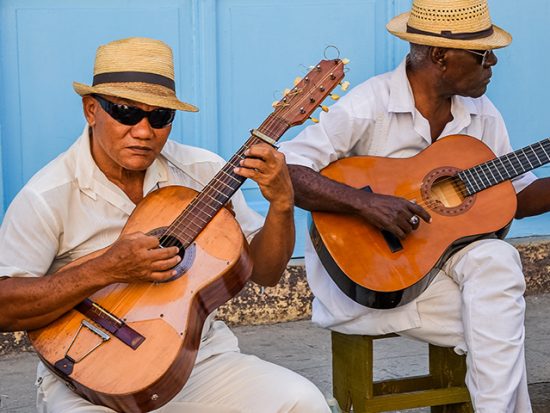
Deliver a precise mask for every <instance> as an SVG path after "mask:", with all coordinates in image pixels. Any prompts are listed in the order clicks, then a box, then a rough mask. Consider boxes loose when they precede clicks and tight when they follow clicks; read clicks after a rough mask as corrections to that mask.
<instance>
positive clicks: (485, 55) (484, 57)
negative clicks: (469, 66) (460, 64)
mask: <svg viewBox="0 0 550 413" xmlns="http://www.w3.org/2000/svg"><path fill="white" fill-rule="evenodd" d="M463 50H464V51H466V52H469V53H472V54H475V55H478V56H481V63H480V64H481V66H485V65H486V64H487V60H488V59H489V56H490V55H491V53H493V51H492V50H491V49H489V50H470V49H463Z"/></svg>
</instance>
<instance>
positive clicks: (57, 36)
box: [0, 0, 550, 255]
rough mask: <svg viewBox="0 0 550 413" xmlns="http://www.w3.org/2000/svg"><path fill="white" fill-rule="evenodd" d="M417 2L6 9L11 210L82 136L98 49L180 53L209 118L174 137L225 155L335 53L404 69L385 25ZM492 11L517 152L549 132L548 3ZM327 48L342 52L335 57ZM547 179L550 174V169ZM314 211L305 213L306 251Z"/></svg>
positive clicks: (49, 4) (534, 229)
mask: <svg viewBox="0 0 550 413" xmlns="http://www.w3.org/2000/svg"><path fill="white" fill-rule="evenodd" d="M409 5H410V1H408V0H393V1H391V0H217V1H216V0H162V1H150V0H131V1H130V0H118V1H107V0H93V1H92V0H80V1H74V0H1V1H0V90H1V92H2V93H0V109H1V110H0V150H1V153H2V163H1V168H0V174H1V175H0V179H1V183H2V185H0V196H1V197H2V200H3V202H2V205H3V207H4V208H5V207H6V206H7V205H8V204H9V202H10V201H11V199H12V198H13V196H14V195H15V194H16V193H17V191H18V190H19V189H20V188H21V186H22V185H23V184H24V182H26V181H27V180H28V179H29V178H30V177H31V176H32V175H33V173H35V172H36V171H37V170H38V169H39V168H40V167H42V166H43V165H44V164H45V163H47V162H48V161H49V160H51V159H53V158H54V157H55V156H56V155H57V154H58V153H60V152H61V151H63V150H64V149H66V148H67V147H68V146H69V145H70V144H71V142H72V141H73V140H74V138H75V137H76V136H78V135H79V134H80V132H81V131H82V127H83V124H84V118H83V116H82V113H81V108H80V99H79V96H78V95H76V94H75V93H74V92H73V90H72V86H71V82H72V81H73V80H76V81H80V82H83V83H89V82H90V81H91V78H92V69H93V59H94V55H95V50H96V47H97V46H98V45H99V44H103V43H106V42H108V41H110V40H113V39H118V38H123V37H129V36H148V37H154V38H158V39H161V40H164V41H165V42H167V43H168V44H170V45H171V46H172V48H173V49H174V54H175V59H176V74H177V79H176V81H177V85H178V86H177V88H178V91H177V93H178V96H180V97H181V98H182V99H183V100H187V101H189V102H191V103H194V104H196V105H198V106H199V107H200V109H201V111H200V112H199V113H198V114H191V113H179V114H178V116H177V118H176V122H175V125H174V130H173V133H172V137H173V138H174V139H176V140H178V141H181V142H185V143H188V144H192V145H199V146H203V147H206V148H208V149H211V150H213V151H216V152H218V153H220V154H221V155H222V156H224V157H225V158H228V157H230V156H231V155H232V154H233V152H234V151H235V150H236V149H237V148H239V147H240V145H241V144H242V142H244V140H245V139H246V138H247V137H248V130H250V129H251V128H254V127H256V126H258V125H259V124H260V123H261V122H262V121H263V119H264V118H265V117H266V116H267V115H268V114H269V113H270V111H271V102H272V101H274V100H278V99H279V98H280V97H281V93H282V91H283V90H284V89H285V88H286V87H290V86H291V85H292V81H293V79H294V78H295V77H296V76H300V75H304V74H305V73H306V72H307V67H308V66H309V65H313V64H315V63H317V61H319V60H320V59H322V58H323V54H324V52H325V48H326V46H328V45H336V46H337V47H338V49H339V51H340V55H341V57H347V58H349V59H350V60H351V63H350V64H349V65H348V68H349V72H348V73H347V75H346V77H347V80H349V81H350V82H351V83H352V85H356V84H358V83H360V82H361V81H363V80H364V79H366V78H368V77H370V76H372V75H374V74H377V73H381V72H383V71H386V70H388V69H391V68H393V67H394V66H395V65H396V64H397V63H398V62H399V61H400V60H401V59H402V57H403V56H404V55H405V53H406V50H407V44H406V43H405V42H402V41H400V40H398V39H395V38H393V37H392V36H390V35H389V34H387V32H386V30H385V24H386V22H387V21H388V20H389V19H390V18H391V17H392V16H394V15H395V14H397V13H399V12H401V11H405V10H407V9H408V7H409ZM490 6H491V11H492V16H493V20H494V21H495V22H496V23H497V24H498V25H500V26H502V27H504V28H506V29H508V30H509V31H511V32H512V34H513V36H514V42H513V44H512V45H511V46H510V47H508V48H506V49H504V50H501V51H498V52H497V55H498V57H499V64H498V66H497V67H496V70H495V75H494V77H493V81H492V82H491V85H490V91H489V95H490V97H491V98H492V99H493V101H494V102H495V104H496V105H497V106H498V107H499V108H500V109H501V111H502V113H503V115H504V118H505V119H506V121H507V124H508V127H509V132H510V135H511V138H512V142H513V145H514V146H515V147H518V148H519V147H522V146H525V145H528V144H529V143H532V142H535V141H538V140H540V139H542V138H544V137H547V136H548V132H549V131H550V117H549V116H548V115H547V114H546V111H545V109H546V107H545V98H546V91H547V90H549V87H548V86H549V85H548V82H550V80H549V79H548V77H547V76H546V73H545V69H546V67H547V66H546V65H547V64H548V63H549V62H548V60H549V59H550V58H549V57H548V54H547V53H544V50H545V46H544V45H545V44H546V40H547V39H548V38H549V34H550V29H548V28H547V25H546V24H545V23H546V21H547V20H548V17H549V15H550V10H549V8H550V5H549V4H548V3H547V2H546V1H543V0H524V1H522V2H516V1H513V0H499V1H496V0H492V1H491V0H490ZM327 53H328V54H329V56H328V57H332V56H333V55H334V54H333V53H334V50H332V49H331V50H328V51H327ZM301 128H302V127H296V128H293V129H291V130H290V131H289V132H288V133H287V134H286V135H285V139H288V138H291V137H292V136H294V135H295V134H296V133H297V132H298V131H299V130H301ZM536 173H537V174H539V175H540V176H548V175H550V169H549V168H548V167H546V168H540V169H539V170H537V171H536ZM244 190H245V195H246V196H247V198H248V200H249V201H250V202H251V203H252V204H253V206H254V207H255V208H256V209H258V210H259V211H264V210H265V208H266V205H265V202H264V201H263V200H262V198H261V196H260V194H259V191H258V190H257V188H256V187H255V185H254V184H253V183H252V182H247V183H246V184H245V187H244ZM0 209H1V208H0ZM0 213H1V211H0ZM304 216H305V214H304V213H303V211H299V212H298V214H297V218H298V220H299V224H298V225H299V226H300V231H299V232H300V234H301V236H300V238H299V242H298V246H297V250H296V252H297V255H299V254H300V253H301V251H302V243H303V232H304V231H303V225H304V224H303V221H304V219H303V218H304ZM541 234H550V218H549V217H548V216H543V217H538V218H529V219H526V220H522V221H519V222H517V223H515V224H514V226H513V231H512V234H511V235H512V236H524V235H541Z"/></svg>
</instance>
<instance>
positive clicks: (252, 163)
mask: <svg viewBox="0 0 550 413" xmlns="http://www.w3.org/2000/svg"><path fill="white" fill-rule="evenodd" d="M239 166H240V167H242V168H248V169H255V170H256V171H263V170H265V169H266V163H265V161H264V160H263V159H258V158H245V159H243V160H241V161H240V162H239Z"/></svg>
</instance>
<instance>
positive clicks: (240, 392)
mask: <svg viewBox="0 0 550 413" xmlns="http://www.w3.org/2000/svg"><path fill="white" fill-rule="evenodd" d="M38 375H39V378H38V380H37V383H39V384H38V394H37V408H38V412H39V413H113V412H114V411H113V410H111V409H109V408H107V407H103V406H95V405H93V404H91V403H90V402H88V401H87V400H85V399H83V398H82V397H80V396H78V395H77V394H76V393H73V392H72V391H71V390H69V389H68V388H67V386H66V385H65V384H64V383H63V382H62V381H60V380H58V379H57V378H56V377H55V376H54V375H52V374H51V373H50V372H48V371H47V370H45V368H44V367H42V368H39V373H38ZM155 412H157V413H291V412H292V413H329V412H330V410H329V407H328V404H327V402H326V400H325V398H324V396H323V395H322V394H321V392H320V391H319V389H317V387H315V385H314V384H313V383H311V382H310V381H308V380H307V379H305V378H304V377H302V376H300V375H298V374H296V373H294V372H292V371H290V370H288V369H285V368H283V367H281V366H277V365H275V364H272V363H269V362H267V361H264V360H261V359H259V358H258V357H256V356H251V355H245V354H242V353H240V350H239V348H238V345H237V338H236V337H235V335H234V334H233V333H232V332H231V330H229V328H228V327H227V326H226V325H225V324H224V323H223V322H221V321H215V322H214V323H213V324H212V327H211V328H210V330H209V331H208V334H207V335H206V337H205V340H204V342H203V343H202V344H201V347H200V349H199V353H198V356H197V363H196V364H195V367H194V369H193V371H192V373H191V376H190V377H189V379H188V381H187V383H186V384H185V386H184V387H183V389H182V390H181V391H180V393H178V395H176V397H175V398H174V399H173V400H172V401H171V402H169V403H168V404H167V405H165V406H163V407H162V408H160V409H158V410H156V411H155Z"/></svg>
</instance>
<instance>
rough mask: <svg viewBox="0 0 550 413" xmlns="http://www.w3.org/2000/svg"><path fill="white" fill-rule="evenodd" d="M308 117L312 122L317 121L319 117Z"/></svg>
mask: <svg viewBox="0 0 550 413" xmlns="http://www.w3.org/2000/svg"><path fill="white" fill-rule="evenodd" d="M309 119H311V121H312V122H313V123H319V119H317V118H313V117H311V116H310V117H309Z"/></svg>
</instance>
